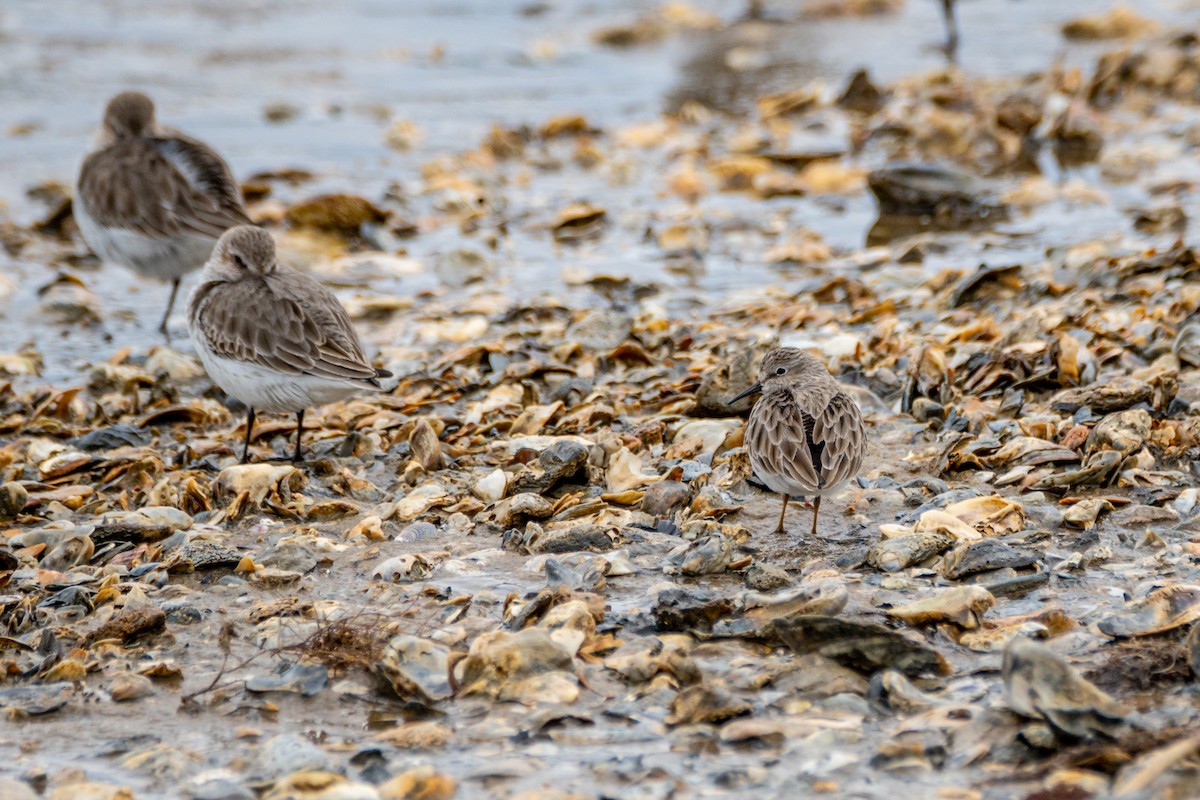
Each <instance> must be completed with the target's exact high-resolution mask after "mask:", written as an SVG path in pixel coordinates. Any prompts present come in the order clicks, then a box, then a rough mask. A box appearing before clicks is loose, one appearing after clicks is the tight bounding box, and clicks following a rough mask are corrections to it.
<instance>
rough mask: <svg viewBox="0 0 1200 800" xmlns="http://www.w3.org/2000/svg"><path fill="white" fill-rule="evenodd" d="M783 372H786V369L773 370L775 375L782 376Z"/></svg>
mask: <svg viewBox="0 0 1200 800" xmlns="http://www.w3.org/2000/svg"><path fill="white" fill-rule="evenodd" d="M785 372H787V367H780V368H779V369H777V370H775V374H776V375H782V374H784V373H785Z"/></svg>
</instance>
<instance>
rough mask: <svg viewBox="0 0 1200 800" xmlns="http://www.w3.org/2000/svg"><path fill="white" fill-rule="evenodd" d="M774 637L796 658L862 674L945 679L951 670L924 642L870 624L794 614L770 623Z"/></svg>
mask: <svg viewBox="0 0 1200 800" xmlns="http://www.w3.org/2000/svg"><path fill="white" fill-rule="evenodd" d="M772 628H773V630H774V631H775V633H776V635H778V636H779V638H780V639H782V640H783V642H784V643H785V644H786V645H787V646H788V647H790V648H791V649H792V650H793V651H795V652H796V653H798V654H804V653H819V654H820V655H822V656H824V657H825V658H828V659H832V660H833V661H836V662H837V663H839V664H841V665H842V666H844V667H848V668H850V669H855V670H858V671H860V672H864V673H872V672H875V671H876V670H879V669H886V668H888V667H891V668H893V669H897V670H899V671H901V672H903V673H904V674H906V675H912V676H917V675H922V674H925V673H933V674H939V675H945V674H948V673H949V672H950V666H949V664H947V663H946V660H945V659H944V658H943V657H942V655H941V654H940V653H938V652H937V651H936V650H933V649H932V648H930V647H929V646H928V645H926V644H924V643H923V642H918V641H916V640H914V639H910V638H908V637H907V636H905V635H904V634H902V633H900V632H897V631H893V630H888V629H887V628H884V627H882V626H880V625H875V624H873V623H869V622H856V621H853V620H845V619H838V618H836V617H827V616H820V615H809V614H797V615H794V616H791V617H784V618H782V619H777V620H775V621H774V622H773V623H772Z"/></svg>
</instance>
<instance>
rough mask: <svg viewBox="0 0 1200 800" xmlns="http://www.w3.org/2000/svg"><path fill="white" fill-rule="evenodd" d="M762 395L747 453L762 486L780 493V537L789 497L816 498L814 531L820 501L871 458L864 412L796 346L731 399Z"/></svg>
mask: <svg viewBox="0 0 1200 800" xmlns="http://www.w3.org/2000/svg"><path fill="white" fill-rule="evenodd" d="M757 392H762V397H760V398H759V399H758V401H757V402H756V403H755V404H754V408H753V409H751V411H750V422H749V423H748V424H747V425H746V437H745V441H746V450H747V451H748V452H749V454H750V466H751V467H753V468H754V473H755V474H756V475H757V476H758V478H759V480H761V481H762V482H763V483H765V484H766V485H767V487H768V488H769V489H771V491H773V492H779V493H780V494H781V495H783V508H782V509H781V510H780V512H779V525H778V527H776V529H775V531H776V533H782V532H783V517H784V514H786V513H787V504H788V500H789V499H790V498H792V497H798V496H808V497H812V498H813V526H812V532H813V535H814V536H815V535H816V533H817V514H818V513H819V512H820V510H821V497H822V496H823V495H826V494H829V493H830V492H832V491H833V490H834V489H836V488H837V487H838V486H840V485H841V484H842V483H844V482H845V481H846V480H848V479H850V478H852V477H854V476H855V475H856V474H857V473H858V468H859V466H861V465H862V460H863V456H864V455H866V452H867V433H866V429H865V428H864V426H863V418H862V413H861V412H860V411H859V410H858V406H857V405H856V404H855V402H854V400H852V399H851V398H850V395H848V394H846V393H845V392H844V391H842V388H841V386H840V385H839V384H838V382H837V381H836V380H834V379H833V376H832V375H830V374H829V371H828V370H826V369H825V367H823V366H822V365H821V362H820V361H817V359H815V358H813V357H812V356H810V355H808V354H807V353H805V352H804V351H802V350H797V349H796V348H794V347H780V348H777V349H775V350H772V351H771V352H770V353H767V356H766V358H764V359H763V363H762V366H761V367H760V368H759V371H758V383H756V384H754V385H753V386H751V387H750V388H749V389H747V390H746V391H744V392H742V393H741V394H739V395H738V396H737V397H735V398H733V400H731V401H730V403H735V402H737V401H738V400H740V399H742V398H743V397H748V396H749V395H752V394H755V393H757Z"/></svg>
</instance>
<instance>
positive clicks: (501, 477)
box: [471, 469, 508, 503]
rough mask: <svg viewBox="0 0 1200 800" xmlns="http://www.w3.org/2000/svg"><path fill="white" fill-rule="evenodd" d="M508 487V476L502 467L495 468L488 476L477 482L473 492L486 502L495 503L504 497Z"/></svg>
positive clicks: (472, 489) (472, 488)
mask: <svg viewBox="0 0 1200 800" xmlns="http://www.w3.org/2000/svg"><path fill="white" fill-rule="evenodd" d="M507 488H508V476H507V475H506V474H505V473H504V470H502V469H494V470H492V471H491V472H489V473H488V474H487V475H486V476H484V477H483V478H481V479H479V480H478V481H476V482H475V485H474V486H472V487H471V492H472V493H473V494H474V495H475V496H476V497H478V498H479V499H480V500H483V501H484V502H485V503H495V502H498V501H500V500H502V499H504V492H505V490H506V489H507Z"/></svg>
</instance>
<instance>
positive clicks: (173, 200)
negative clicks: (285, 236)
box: [74, 92, 250, 333]
mask: <svg viewBox="0 0 1200 800" xmlns="http://www.w3.org/2000/svg"><path fill="white" fill-rule="evenodd" d="M74 214H75V222H76V223H77V224H78V226H79V232H80V233H81V234H83V239H84V241H86V242H87V244H88V247H90V248H92V251H93V252H94V253H95V254H96V255H97V256H99V257H100V258H101V259H102V260H104V261H107V262H110V263H113V264H120V265H122V266H124V267H128V268H129V269H132V270H133V271H134V272H136V273H138V274H139V275H143V276H146V277H149V278H157V279H158V280H163V281H170V283H171V298H170V300H168V301H167V310H166V313H165V314H163V319H162V324H161V325H159V330H160V331H162V332H163V333H166V331H167V320H168V319H169V318H170V316H171V309H172V308H173V307H174V305H175V295H176V293H177V292H178V291H179V281H180V280H181V279H182V278H183V276H184V275H186V274H187V273H189V272H191V271H193V270H196V269H199V268H200V267H201V266H203V265H204V262H205V260H207V259H208V256H209V254H210V253H211V252H212V249H213V245H214V244H216V241H217V239H218V238H220V236H221V234H222V233H224V232H225V231H226V230H228V229H229V228H231V227H233V226H235V225H245V224H249V223H250V218H249V217H247V216H246V210H245V208H244V206H243V205H242V194H241V190H240V189H239V187H238V185H237V182H236V181H234V179H233V174H232V173H231V172H230V171H229V166H228V165H227V164H226V163H225V162H224V161H223V160H222V159H221V157H220V156H219V155H217V153H216V152H215V151H214V150H213V149H212V148H210V147H209V146H208V145H206V144H205V143H204V142H201V141H199V140H197V139H193V138H191V137H190V136H186V135H184V134H182V133H180V132H179V131H176V130H173V129H171V128H166V127H163V126H162V125H159V124H158V122H157V121H156V120H155V118H154V103H153V102H152V101H151V100H150V98H149V97H147V96H146V95H144V94H141V93H140V92H123V93H122V94H119V95H117V96H116V97H114V98H112V99H111V100H109V101H108V106H107V107H106V108H105V109H104V120H103V123H102V124H101V126H100V130H99V131H98V132H97V134H96V137H95V139H94V140H93V143H92V148H91V150H90V151H89V153H88V155H87V157H86V158H85V159H84V161H83V166H82V167H81V168H80V170H79V180H78V181H77V182H76V186H75V201H74Z"/></svg>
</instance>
